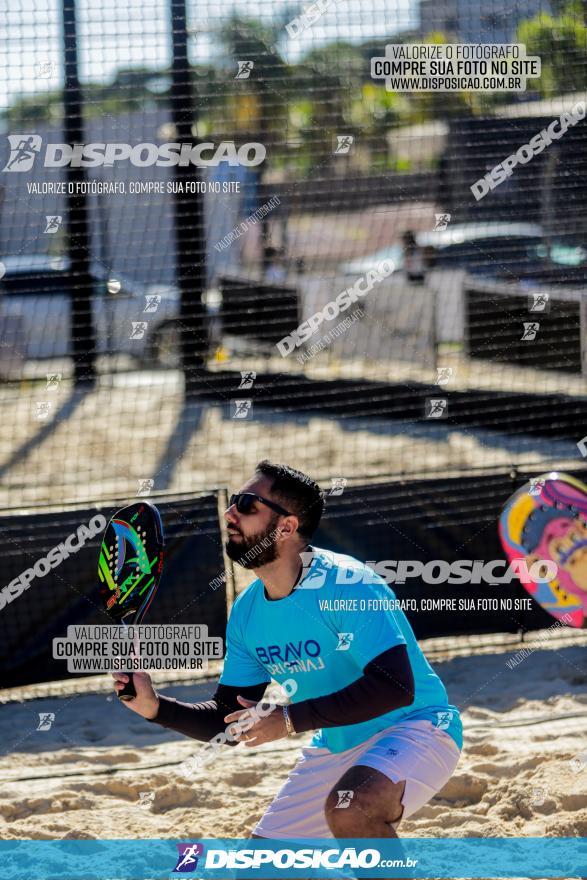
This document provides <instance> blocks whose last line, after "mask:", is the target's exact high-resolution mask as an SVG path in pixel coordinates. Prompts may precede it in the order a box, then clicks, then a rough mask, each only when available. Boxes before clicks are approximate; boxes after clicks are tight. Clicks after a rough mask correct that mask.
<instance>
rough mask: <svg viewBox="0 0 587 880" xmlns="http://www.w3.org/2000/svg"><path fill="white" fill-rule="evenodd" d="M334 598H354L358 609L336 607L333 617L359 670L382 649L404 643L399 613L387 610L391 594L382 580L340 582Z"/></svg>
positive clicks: (340, 635) (381, 652)
mask: <svg viewBox="0 0 587 880" xmlns="http://www.w3.org/2000/svg"><path fill="white" fill-rule="evenodd" d="M365 580H366V579H365ZM337 598H339V599H347V600H348V599H356V608H357V610H351V609H347V608H345V609H343V610H341V611H336V612H334V616H333V620H334V623H335V624H336V626H337V627H339V629H338V635H339V639H341V637H342V636H343V634H344V636H345V638H346V640H347V642H348V645H349V647H348V651H349V653H350V656H351V657H352V658H353V660H354V661H355V662H356V664H357V666H358V667H359V669H360V670H363V669H364V668H365V666H366V665H367V664H368V663H370V662H371V660H374V659H375V657H378V656H379V654H383V652H384V651H388V650H389V649H390V648H395V647H396V645H405V644H406V640H405V638H404V636H403V633H402V631H401V627H400V625H399V622H398V616H397V615H396V613H395V612H394V611H390V610H386V606H388V604H389V602H390V600H393V598H394V596H393V593H392V592H391V591H390V590H389V588H388V587H387V585H386V584H385V583H383V581H380V582H377V581H376V582H375V583H364V582H362V583H356V584H348V585H346V586H341V587H340V592H339V593H338V595H337ZM339 650H340V648H339Z"/></svg>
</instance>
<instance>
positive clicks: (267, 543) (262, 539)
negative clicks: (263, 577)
mask: <svg viewBox="0 0 587 880" xmlns="http://www.w3.org/2000/svg"><path fill="white" fill-rule="evenodd" d="M278 519H279V514H278V513H276V514H274V516H273V517H272V519H271V522H270V523H269V525H268V526H267V528H266V529H265V530H264V531H262V532H257V534H256V535H251V536H250V537H245V535H243V534H242V532H239V533H238V534H239V535H240V536H241V538H240V541H234V540H233V539H232V538H230V537H229V539H228V540H227V542H226V544H225V545H224V549H225V550H226V555H227V556H228V558H229V559H232V561H233V562H236V563H237V564H238V565H242V567H243V568H261V567H262V566H263V565H268V564H269V563H270V562H274V561H275V560H276V559H277V556H278V553H277V543H276V540H275V535H274V532H275V526H276V523H277V520H278Z"/></svg>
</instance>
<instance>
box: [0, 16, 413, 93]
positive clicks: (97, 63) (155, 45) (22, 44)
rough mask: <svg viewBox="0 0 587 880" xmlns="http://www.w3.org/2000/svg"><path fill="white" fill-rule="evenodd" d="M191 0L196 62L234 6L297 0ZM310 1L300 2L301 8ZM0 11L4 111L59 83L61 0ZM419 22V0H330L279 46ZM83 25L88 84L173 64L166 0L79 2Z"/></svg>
mask: <svg viewBox="0 0 587 880" xmlns="http://www.w3.org/2000/svg"><path fill="white" fill-rule="evenodd" d="M322 2H323V3H326V2H327V0H322ZM188 3H189V7H188V14H189V19H190V20H189V24H190V28H192V29H194V32H193V35H192V38H191V45H190V52H191V60H192V61H196V60H197V61H200V62H205V61H208V60H210V59H212V58H214V57H216V56H217V53H218V48H217V44H216V43H215V39H214V31H215V29H217V28H218V26H219V25H220V24H221V23H222V21H223V20H224V19H225V18H226V17H227V16H228V15H229V14H230V11H231V10H232V9H234V10H236V11H238V12H239V13H240V14H243V15H250V16H253V17H257V18H264V19H271V17H272V15H274V14H279V13H280V12H283V10H284V9H287V8H291V5H292V0H256V2H255V0H232V2H231V3H230V4H229V3H218V2H215V0H203V2H202V0H198V2H190V0H188ZM308 5H310V4H309V3H307V2H305V3H303V4H301V3H300V8H303V6H306V7H307V6H308ZM2 6H4V8H2ZM0 14H1V18H2V22H3V27H2V32H1V33H0V58H3V59H5V60H6V65H7V66H6V69H5V70H3V71H2V73H3V76H2V77H0V110H4V109H5V108H6V106H7V105H8V104H9V103H10V102H11V101H12V100H14V98H15V97H16V96H18V95H19V94H23V93H27V94H34V93H38V92H42V91H45V90H47V89H52V88H55V87H56V86H58V85H59V84H60V82H61V76H62V72H61V58H60V51H61V11H60V3H59V0H19V2H18V3H14V2H12V0H2V3H0ZM202 14H204V15H205V18H202ZM416 23H417V9H416V0H330V4H329V5H328V8H327V9H326V11H325V12H324V14H323V15H322V17H321V18H320V19H319V20H318V21H317V22H315V23H314V24H313V25H312V26H311V27H310V28H309V29H308V30H307V31H305V33H303V34H301V35H300V36H299V37H298V38H297V39H288V38H287V34H286V33H285V32H284V36H285V37H286V39H285V41H284V42H283V44H282V45H283V48H284V51H285V54H286V57H287V58H288V60H291V61H295V60H296V59H297V58H299V57H300V55H302V54H303V53H304V52H306V51H307V50H308V49H310V48H312V47H314V46H321V45H324V44H325V43H328V42H330V41H332V40H335V39H348V40H352V41H360V40H365V39H368V38H371V37H375V38H376V37H382V38H383V37H385V36H387V35H389V34H392V33H394V32H397V31H401V30H406V29H407V28H410V27H414V26H415V25H416ZM78 28H79V35H80V63H81V75H82V79H83V80H85V81H87V80H94V81H109V80H111V79H112V77H113V75H114V73H115V71H116V70H117V69H118V68H120V67H132V66H143V65H145V66H152V67H154V68H157V67H164V66H165V65H167V64H168V63H169V60H170V59H169V56H170V51H169V24H168V18H167V3H166V2H165V0H123V2H121V0H82V2H79V3H78ZM382 45H383V44H382ZM46 62H52V71H51V72H50V74H49V75H47V71H46V70H45V75H44V76H39V75H38V73H39V71H38V65H40V64H44V63H46ZM4 63H5V61H3V64H4ZM4 74H6V75H4Z"/></svg>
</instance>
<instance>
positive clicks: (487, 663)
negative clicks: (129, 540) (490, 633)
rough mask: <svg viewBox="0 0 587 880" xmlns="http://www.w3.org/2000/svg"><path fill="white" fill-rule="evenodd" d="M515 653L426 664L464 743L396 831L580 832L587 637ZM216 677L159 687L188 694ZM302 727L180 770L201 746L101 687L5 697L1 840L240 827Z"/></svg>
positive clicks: (584, 814) (266, 795) (269, 792)
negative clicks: (459, 721)
mask: <svg viewBox="0 0 587 880" xmlns="http://www.w3.org/2000/svg"><path fill="white" fill-rule="evenodd" d="M552 644H553V645H554V646H556V644H557V643H556V642H552ZM583 645H585V641H584V640H583ZM513 653H515V649H510V650H508V651H507V652H499V651H494V652H493V653H487V654H478V655H476V656H454V657H453V658H452V659H450V660H445V661H443V662H439V663H436V664H435V665H436V668H437V670H438V672H439V674H440V675H441V676H442V678H443V679H444V681H445V683H446V685H447V687H448V690H449V696H450V697H451V699H452V701H453V702H455V703H457V705H459V706H461V707H462V708H463V710H464V714H463V720H464V725H465V749H464V753H463V756H462V758H461V762H460V764H459V766H458V768H457V771H456V773H455V775H454V777H453V778H452V780H451V781H450V782H449V783H448V785H446V787H445V788H444V789H443V791H442V792H441V793H440V794H439V795H438V796H436V797H435V798H434V799H433V801H432V802H431V803H430V804H428V805H427V806H425V807H424V808H423V809H421V810H420V811H419V812H418V813H417V814H415V815H414V816H413V817H411V818H410V819H409V820H407V821H406V822H404V823H403V825H402V826H401V828H400V833H401V834H402V835H403V836H424V837H469V836H473V837H474V836H481V837H494V836H573V835H577V836H583V837H585V836H587V689H586V684H587V672H586V664H585V658H586V653H587V651H586V648H585V647H581V646H578V645H576V646H573V647H557V648H556V650H540V651H536V652H535V653H534V654H532V655H531V656H529V657H528V658H527V659H525V660H524V661H523V662H521V663H520V664H519V665H518V666H516V667H515V668H514V669H509V668H508V667H507V666H506V665H505V663H506V660H508V659H509V658H510V657H511V655H512V654H513ZM213 686H214V684H213V682H212V681H208V682H201V683H199V684H195V685H194V684H191V685H186V684H184V685H175V686H173V687H166V688H161V689H162V691H163V692H165V693H168V694H171V695H173V696H177V697H179V698H180V699H185V700H188V701H193V700H197V699H203V698H205V697H206V696H207V695H209V694H210V693H211V691H212V689H213ZM39 712H53V713H55V721H54V722H53V725H52V727H51V729H50V730H49V731H45V732H43V731H37V730H36V727H37V725H38V713H39ZM575 713H579V714H578V717H569V716H571V715H573V714H575ZM565 716H566V717H565ZM308 739H309V736H305V737H300V738H298V739H296V740H295V741H292V740H286V741H280V742H278V743H273V744H269V745H267V746H264V747H262V748H260V749H258V750H257V751H255V752H253V753H251V752H250V751H249V750H245V748H244V746H238V747H237V748H236V749H226V750H225V751H224V752H222V753H221V756H220V757H219V758H218V759H217V760H216V761H215V762H214V763H212V764H210V765H209V767H208V768H205V769H203V770H201V771H200V772H199V773H197V774H195V775H194V777H193V781H192V782H188V781H186V780H185V779H184V778H183V777H181V776H180V775H178V773H177V765H178V764H179V763H180V762H181V761H182V760H184V759H185V758H187V757H188V756H190V755H191V754H194V753H195V751H196V750H197V749H198V748H199V744H198V743H196V742H195V741H194V740H190V739H187V738H184V737H182V736H180V735H178V734H174V733H172V732H169V731H166V730H164V729H162V728H160V727H158V726H157V725H153V724H149V723H148V722H146V721H144V720H142V719H141V718H139V717H138V716H136V715H135V714H133V713H131V712H130V711H128V710H127V709H125V708H124V707H123V706H121V705H120V704H119V703H118V702H117V700H116V699H115V698H113V697H112V696H110V695H108V696H107V695H106V693H102V694H93V695H86V694H81V695H77V696H76V695H69V696H56V697H52V698H45V699H36V700H28V701H26V702H22V703H11V704H9V705H7V706H5V707H3V708H2V711H1V713H0V741H1V742H2V745H3V749H2V757H1V758H0V778H1V779H2V784H1V786H0V838H3V839H6V838H9V839H18V838H56V839H60V838H75V839H77V838H98V839H99V838H109V837H119V838H123V837H124V838H156V837H161V838H166V837H173V838H181V837H186V838H190V837H193V836H194V835H196V836H197V837H212V838H214V837H220V836H227V837H241V836H246V835H248V833H249V832H250V830H251V828H252V826H253V824H254V823H255V822H256V820H257V819H258V818H259V817H260V816H261V815H262V813H263V811H264V810H265V808H266V807H267V806H268V804H269V803H270V801H271V799H272V797H273V796H274V795H275V793H276V792H277V790H278V789H279V787H280V785H281V784H282V782H283V781H284V779H285V777H286V775H287V773H288V771H289V769H290V768H291V766H292V765H293V763H294V761H295V759H296V755H297V752H298V750H299V747H300V745H301V744H302V743H305V742H307V740H308ZM581 753H584V755H583V759H581V758H580V755H581ZM571 762H572V763H571ZM33 777H34V778H33ZM142 792H147V793H149V794H147V795H146V800H147V803H146V805H141V793H142ZM151 798H152V800H151ZM143 799H145V796H143Z"/></svg>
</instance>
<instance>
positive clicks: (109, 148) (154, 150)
mask: <svg viewBox="0 0 587 880" xmlns="http://www.w3.org/2000/svg"><path fill="white" fill-rule="evenodd" d="M8 141H9V143H10V157H9V159H8V162H7V163H6V165H5V166H4V168H3V169H2V170H3V171H30V170H31V168H32V167H33V165H34V163H35V160H36V158H37V155H38V154H39V153H40V151H41V147H42V144H43V140H42V138H41V137H40V136H39V135H36V134H11V135H8ZM266 155H267V150H266V149H265V147H264V146H263V144H259V143H256V142H251V143H246V144H242V145H241V146H240V147H237V146H236V144H235V143H234V141H221V142H220V143H219V144H218V145H216V144H213V143H210V142H205V143H201V144H180V143H166V144H151V143H142V144H137V145H136V146H134V147H133V146H131V145H130V144H98V143H96V144H94V143H92V144H75V145H74V146H73V147H72V146H70V145H69V144H47V145H46V147H45V153H44V157H43V165H44V167H45V168H64V167H65V166H66V165H69V166H70V167H71V168H98V167H101V166H106V167H112V166H113V165H114V164H115V163H116V162H123V161H126V160H128V161H129V162H130V163H131V165H134V166H135V167H136V168H145V167H148V166H150V165H156V166H158V167H162V168H165V167H171V166H173V165H179V166H181V167H185V166H186V165H198V166H203V167H206V166H218V165H220V163H221V162H228V164H229V165H242V166H245V167H249V168H252V167H254V166H255V165H260V164H261V162H263V160H264V159H265V156H266Z"/></svg>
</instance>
